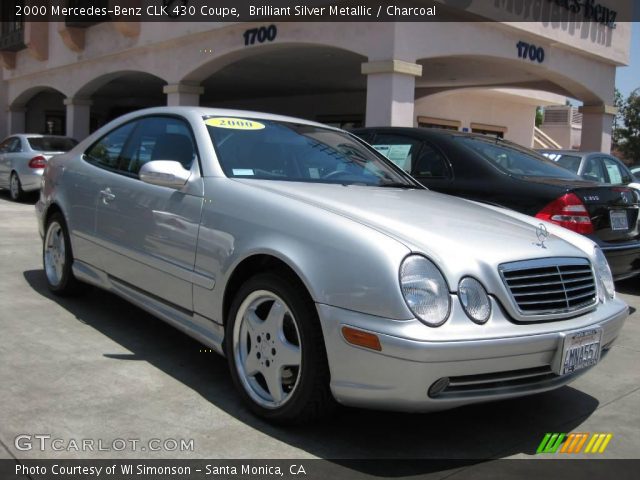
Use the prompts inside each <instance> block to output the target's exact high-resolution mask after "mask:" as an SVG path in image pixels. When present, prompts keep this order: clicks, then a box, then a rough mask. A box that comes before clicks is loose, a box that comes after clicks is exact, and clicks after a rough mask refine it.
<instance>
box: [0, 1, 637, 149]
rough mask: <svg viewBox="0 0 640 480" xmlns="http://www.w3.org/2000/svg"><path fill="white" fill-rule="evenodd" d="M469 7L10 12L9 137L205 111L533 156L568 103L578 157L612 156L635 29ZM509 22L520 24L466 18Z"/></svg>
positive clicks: (6, 41) (2, 54)
mask: <svg viewBox="0 0 640 480" xmlns="http://www.w3.org/2000/svg"><path fill="white" fill-rule="evenodd" d="M609 1H611V0H609ZM606 2H607V0H601V3H603V4H604V3H606ZM93 3H101V2H93ZM102 3H105V2H102ZM142 3H144V2H142ZM327 3H330V2H327ZM418 3H419V2H418ZM444 3H447V2H446V1H445V2H444ZM463 3H465V5H466V10H460V12H459V14H460V16H459V20H460V21H459V22H436V21H431V22H400V21H398V22H384V23H382V22H379V23H372V22H332V23H328V22H286V21H275V20H260V19H258V21H255V22H236V23H221V22H178V21H169V22H144V21H127V22H117V21H116V22H99V21H98V22H93V23H86V22H78V21H76V20H77V19H71V18H68V19H66V20H65V19H59V18H58V19H57V20H62V21H57V20H56V21H50V22H29V21H27V22H23V21H20V19H18V18H17V17H15V16H12V15H13V10H10V9H6V8H5V6H4V3H3V7H2V8H3V20H4V21H3V23H2V32H1V37H0V58H1V60H2V67H3V68H2V80H1V82H0V108H1V109H2V112H3V115H0V135H6V134H8V133H20V132H34V133H54V134H66V135H69V136H72V137H75V138H77V139H82V138H84V137H86V136H87V135H88V134H89V133H90V132H92V131H94V130H95V129H96V128H98V127H100V126H101V125H103V124H105V123H106V122H108V121H109V120H111V119H113V118H115V117H117V116H119V115H121V114H123V113H126V112H129V111H131V110H135V109H139V108H144V107H150V106H158V105H203V106H212V107H232V108H240V109H251V110H258V111H265V112H274V113H282V114H287V115H293V116H298V117H303V118H308V119H311V120H316V121H319V122H323V123H327V124H331V125H336V126H342V127H351V126H361V125H367V126H385V125H394V126H425V127H439V128H448V129H454V130H460V131H470V132H471V131H473V132H482V133H490V134H497V135H499V136H502V137H504V138H507V139H510V140H513V141H515V142H518V143H520V144H523V145H527V146H534V145H535V135H536V131H535V129H534V126H535V125H534V119H535V111H536V107H538V106H554V105H558V106H563V105H564V104H565V100H566V98H567V97H569V98H573V99H577V100H578V101H580V102H581V103H582V104H583V106H582V107H581V108H580V112H579V113H580V114H581V131H580V132H579V136H578V140H579V142H578V143H579V144H580V148H581V149H584V150H601V151H607V152H608V151H609V150H610V143H611V128H612V122H613V116H614V113H615V109H614V107H613V101H614V85H615V75H616V68H617V67H619V66H623V65H626V64H627V63H628V59H629V49H630V41H631V40H630V39H631V24H630V23H626V22H622V21H618V22H617V23H616V24H615V25H612V24H610V23H609V24H606V23H604V22H603V23H598V22H587V21H584V19H583V18H582V17H579V16H574V17H567V19H566V20H559V21H543V22H533V21H529V20H531V19H533V18H537V17H536V13H538V14H539V13H540V12H535V11H533V12H532V11H530V10H528V9H527V10H523V11H519V10H518V8H517V5H519V4H520V3H522V2H508V1H500V0H496V1H491V2H486V1H484V0H483V1H480V0H468V1H466V2H463ZM524 3H527V4H528V5H530V6H531V5H538V6H541V8H542V7H545V8H548V7H549V5H553V2H549V1H547V0H544V1H543V0H541V1H539V2H524ZM560 3H561V2H560ZM626 3H629V4H631V3H632V2H622V3H621V5H622V7H620V8H624V4H626ZM531 8H535V7H531ZM554 8H562V7H557V6H556V7H554ZM474 9H475V11H474ZM510 9H513V11H511V10H510ZM470 11H473V13H474V16H473V18H472V17H470V13H469V12H470ZM498 11H499V13H500V15H503V16H504V15H510V16H511V17H513V18H512V20H513V21H502V22H486V21H470V20H477V19H478V18H482V17H483V16H485V15H486V17H485V18H495V17H494V16H492V15H495V13H496V12H498ZM448 14H449V17H448V19H449V20H451V19H455V18H456V11H455V9H453V8H449V10H448ZM623 14H624V12H619V13H618V18H623ZM627 18H629V17H627ZM549 136H551V137H553V134H549ZM574 142H575V139H574ZM565 146H566V145H565Z"/></svg>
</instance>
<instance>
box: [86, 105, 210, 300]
mask: <svg viewBox="0 0 640 480" xmlns="http://www.w3.org/2000/svg"><path fill="white" fill-rule="evenodd" d="M153 160H174V161H179V162H180V163H182V165H183V166H184V168H185V169H187V170H190V171H191V176H190V179H189V181H188V182H187V184H186V185H185V186H184V187H183V188H181V189H173V188H169V187H164V186H158V185H151V184H149V183H145V182H143V181H141V180H140V179H139V177H138V172H139V171H140V167H141V166H142V165H143V164H144V163H146V162H149V161H153ZM105 172H106V174H105V175H104V176H103V177H102V181H103V182H102V185H101V188H100V190H99V192H98V199H97V207H96V238H97V239H98V242H99V243H100V244H101V245H102V248H103V258H102V264H103V265H104V266H105V267H104V268H105V269H106V270H107V273H109V274H110V275H111V276H112V277H113V278H114V279H116V281H121V282H124V283H126V284H129V285H130V286H133V287H135V288H137V289H139V290H143V291H145V292H147V293H150V294H152V295H154V296H155V297H158V298H160V299H162V300H164V301H165V302H167V303H169V304H171V305H172V306H174V307H179V308H182V309H184V310H188V311H191V310H192V308H193V299H192V284H191V281H192V275H193V270H194V264H195V255H196V242H197V235H198V228H199V223H200V216H201V211H202V204H203V182H202V177H201V175H200V169H199V162H198V156H197V147H196V143H195V139H194V137H193V134H192V132H191V128H190V126H189V124H188V122H187V121H186V120H184V119H182V118H179V117H173V116H150V117H144V118H142V119H140V120H139V121H138V122H137V124H136V125H135V127H134V128H133V130H132V131H131V133H130V135H129V136H128V138H127V139H126V141H125V143H124V145H123V147H122V150H121V153H120V154H119V155H118V157H117V161H116V164H115V165H113V166H112V167H110V168H109V169H108V170H105Z"/></svg>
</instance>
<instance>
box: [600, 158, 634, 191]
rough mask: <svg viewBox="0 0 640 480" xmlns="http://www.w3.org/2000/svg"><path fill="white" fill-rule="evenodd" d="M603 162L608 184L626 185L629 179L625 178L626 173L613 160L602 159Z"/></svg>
mask: <svg viewBox="0 0 640 480" xmlns="http://www.w3.org/2000/svg"><path fill="white" fill-rule="evenodd" d="M602 161H603V162H604V168H605V169H606V170H607V175H609V183H612V184H614V185H620V184H623V183H628V181H629V179H627V178H625V177H627V175H626V172H625V171H624V170H623V169H622V167H621V166H620V165H618V162H617V161H616V160H614V159H613V158H607V157H604V158H602Z"/></svg>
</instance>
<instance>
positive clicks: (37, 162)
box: [29, 155, 47, 168]
mask: <svg viewBox="0 0 640 480" xmlns="http://www.w3.org/2000/svg"><path fill="white" fill-rule="evenodd" d="M46 166H47V159H46V158H44V157H43V156H42V155H38V156H36V157H33V158H32V159H31V160H29V168H44V167H46Z"/></svg>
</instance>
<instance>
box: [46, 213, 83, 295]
mask: <svg viewBox="0 0 640 480" xmlns="http://www.w3.org/2000/svg"><path fill="white" fill-rule="evenodd" d="M42 263H43V265H44V271H45V276H46V279H47V286H48V287H49V290H51V291H52V292H53V293H55V294H56V295H61V296H64V295H72V294H77V293H80V292H82V291H83V290H84V289H85V287H86V285H85V284H83V283H81V282H79V281H78V280H77V279H76V277H75V276H74V275H73V271H72V270H71V266H72V265H73V252H72V251H71V242H70V241H69V232H68V230H67V224H66V223H65V221H64V217H63V216H62V214H61V213H59V212H55V213H54V214H52V215H51V217H50V218H49V220H48V222H47V227H46V230H45V236H44V242H43V245H42Z"/></svg>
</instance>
